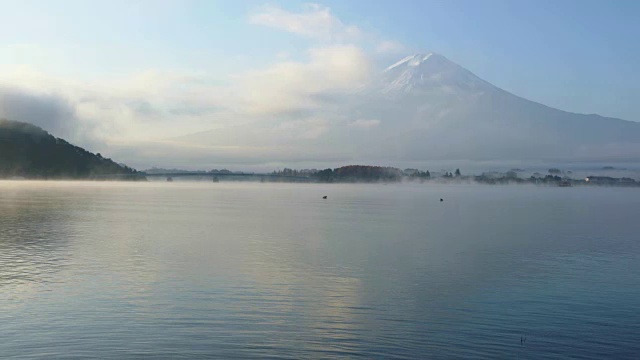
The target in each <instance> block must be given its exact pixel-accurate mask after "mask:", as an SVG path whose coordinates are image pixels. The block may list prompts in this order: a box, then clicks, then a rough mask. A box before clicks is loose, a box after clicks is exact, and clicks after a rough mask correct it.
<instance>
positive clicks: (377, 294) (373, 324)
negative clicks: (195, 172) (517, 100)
mask: <svg viewBox="0 0 640 360" xmlns="http://www.w3.org/2000/svg"><path fill="white" fill-rule="evenodd" d="M322 195H328V197H329V198H328V199H327V200H323V199H322V198H321V197H322ZM441 197H442V198H444V199H445V201H444V202H442V203H441V202H440V201H439V199H440V198H441ZM639 215H640V191H638V190H637V189H613V188H611V189H607V188H535V187H527V186H514V187H491V186H465V185H458V186H437V185H387V186H385V185H318V184H298V185H295V184H255V183H252V184H248V183H247V184H242V183H238V184H233V183H218V184H213V183H180V182H175V183H148V184H133V183H131V184H129V183H115V184H109V183H83V182H69V183H64V182H61V183H55V182H51V183H46V182H9V181H5V182H0V340H1V341H0V357H1V358H42V359H50V358H113V359H123V358H149V359H162V358H171V359H174V358H175V359H179V358H185V359H203V358H225V359H231V358H260V359H265V358H291V359H299V358H303V359H311V358H323V359H325V358H363V359H366V358H379V359H382V358H384V359H392V358H395V359H402V358H407V359H413V358H429V359H451V358H468V359H470V358H479V359H486V358H492V359H561V358H562V359H564V358H574V359H603V358H618V359H637V358H639V357H640V217H639ZM521 336H526V337H527V341H526V343H525V344H521V341H520V338H521Z"/></svg>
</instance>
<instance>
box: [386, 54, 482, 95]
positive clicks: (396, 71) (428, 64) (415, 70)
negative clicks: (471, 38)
mask: <svg viewBox="0 0 640 360" xmlns="http://www.w3.org/2000/svg"><path fill="white" fill-rule="evenodd" d="M379 86H380V90H381V91H382V92H384V93H398V92H399V93H417V94H420V93H425V92H426V93H431V92H434V91H437V92H444V93H449V94H460V93H477V92H482V91H484V90H486V88H487V87H490V86H491V85H489V84H488V83H487V82H485V81H484V80H482V79H480V78H479V77H477V76H476V75H474V74H473V73H471V72H470V71H468V70H466V69H464V68H463V67H461V66H459V65H458V64H456V63H454V62H452V61H451V60H449V59H447V58H446V57H444V56H442V55H439V54H436V53H433V52H432V53H427V54H415V55H410V56H407V57H405V58H404V59H402V60H400V61H398V62H396V63H395V64H393V65H391V66H389V67H388V68H386V69H385V70H384V71H383V72H382V78H381V83H380V85H379Z"/></svg>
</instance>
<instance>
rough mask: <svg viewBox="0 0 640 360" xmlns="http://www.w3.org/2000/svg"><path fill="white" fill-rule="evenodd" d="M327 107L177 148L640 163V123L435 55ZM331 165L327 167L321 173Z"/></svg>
mask: <svg viewBox="0 0 640 360" xmlns="http://www.w3.org/2000/svg"><path fill="white" fill-rule="evenodd" d="M317 99H318V100H319V101H320V100H321V104H322V106H318V107H317V108H313V109H312V110H309V111H308V112H300V113H294V114H293V115H291V114H290V115H283V116H282V119H278V120H276V119H266V121H262V120H263V119H260V120H261V121H253V122H250V123H249V124H248V125H242V124H239V125H236V126H230V127H224V128H219V129H216V130H211V131H205V132H201V133H198V134H191V135H187V136H183V137H180V138H176V139H174V140H175V141H178V142H184V143H188V144H190V145H191V144H199V145H206V146H211V147H212V148H215V151H216V152H218V153H223V152H225V153H231V152H233V151H234V149H245V150H247V152H248V155H247V152H241V151H238V152H236V153H232V155H233V156H235V157H236V159H247V158H248V159H251V161H256V162H258V161H260V160H265V161H266V162H269V161H281V162H284V163H292V162H296V163H306V164H308V163H313V164H316V165H314V166H319V167H320V166H326V165H330V164H331V165H334V164H336V163H343V164H348V163H357V162H361V163H370V164H385V165H394V166H404V165H403V164H406V165H407V166H408V167H413V166H414V165H415V166H419V163H424V164H425V165H427V164H428V163H430V162H433V161H442V162H443V163H447V162H451V161H495V162H511V161H517V162H521V161H535V162H538V163H540V162H543V163H550V164H555V163H558V162H573V161H585V162H618V161H620V162H640V123H637V122H632V121H625V120H620V119H614V118H607V117H603V116H599V115H584V114H576V113H570V112H566V111H562V110H558V109H554V108H551V107H548V106H545V105H542V104H539V103H536V102H533V101H529V100H527V99H524V98H521V97H519V96H516V95H514V94H511V93H509V92H507V91H505V90H503V89H500V88H498V87H496V86H494V85H492V84H490V83H489V82H487V81H485V80H483V79H481V78H480V77H478V76H476V75H475V74H473V73H472V72H470V71H468V70H466V69H464V68H463V67H462V66H460V65H458V64H455V63H454V62H452V61H450V60H448V59H447V58H446V57H444V56H442V55H438V54H435V53H430V54H416V55H411V56H407V57H405V58H403V59H400V60H399V61H397V62H396V63H394V64H392V65H391V66H389V67H387V68H386V69H385V70H384V71H382V72H380V73H379V74H378V75H377V76H376V77H374V78H372V79H370V81H369V83H368V84H366V86H362V87H358V88H357V89H353V91H352V92H349V93H340V94H339V95H335V96H326V97H322V96H318V97H317ZM323 162H324V163H325V165H322V164H320V163H323Z"/></svg>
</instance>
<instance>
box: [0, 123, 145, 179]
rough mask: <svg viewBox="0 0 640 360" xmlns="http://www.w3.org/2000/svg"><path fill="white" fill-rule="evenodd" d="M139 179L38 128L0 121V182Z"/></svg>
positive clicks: (124, 169)
mask: <svg viewBox="0 0 640 360" xmlns="http://www.w3.org/2000/svg"><path fill="white" fill-rule="evenodd" d="M13 176H20V177H25V178H36V179H87V178H106V177H109V178H111V177H113V178H124V179H140V178H142V177H141V176H139V175H137V171H136V170H134V169H131V168H129V167H126V166H123V165H119V164H117V163H115V162H114V161H112V160H110V159H105V158H103V157H102V156H100V154H97V155H96V154H92V153H90V152H88V151H86V150H84V149H82V148H80V147H78V146H74V145H72V144H69V143H68V142H66V141H64V140H62V139H58V138H55V137H53V136H52V135H50V134H49V133H47V132H46V131H44V130H42V129H41V128H39V127H37V126H34V125H31V124H27V123H21V122H16V121H8V120H2V119H0V178H7V177H13Z"/></svg>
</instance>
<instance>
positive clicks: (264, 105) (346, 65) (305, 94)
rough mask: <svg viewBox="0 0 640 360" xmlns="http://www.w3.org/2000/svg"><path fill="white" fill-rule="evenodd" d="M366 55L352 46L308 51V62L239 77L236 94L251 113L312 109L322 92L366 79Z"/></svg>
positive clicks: (336, 90) (318, 103)
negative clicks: (238, 86) (242, 99)
mask: <svg viewBox="0 0 640 360" xmlns="http://www.w3.org/2000/svg"><path fill="white" fill-rule="evenodd" d="M370 73H371V63H370V61H369V58H368V57H367V55H366V54H365V53H364V52H363V51H362V50H361V49H360V48H358V47H356V46H352V45H336V46H327V47H319V48H313V49H311V50H309V61H308V62H293V61H289V62H281V63H278V64H276V65H273V66H271V67H269V68H267V69H264V70H260V71H254V72H249V73H247V74H244V75H242V76H241V77H240V79H239V80H240V82H241V83H242V86H241V87H240V88H239V89H238V91H239V95H240V96H241V97H243V98H244V100H245V102H246V103H245V105H246V107H247V109H248V110H249V111H250V112H251V113H258V114H277V113H284V112H292V111H301V110H313V109H317V108H318V107H320V106H321V104H322V103H321V101H320V100H319V99H320V98H322V96H323V95H330V94H335V93H339V92H341V91H347V90H350V89H353V88H355V87H357V86H358V85H360V84H362V83H363V82H365V81H366V80H367V79H369V75H370Z"/></svg>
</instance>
